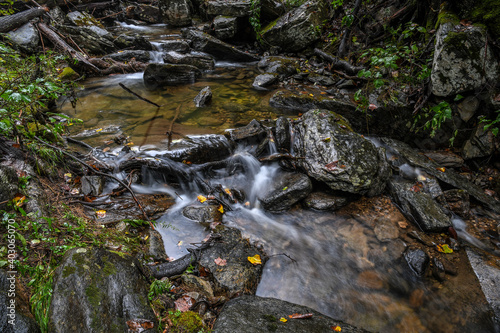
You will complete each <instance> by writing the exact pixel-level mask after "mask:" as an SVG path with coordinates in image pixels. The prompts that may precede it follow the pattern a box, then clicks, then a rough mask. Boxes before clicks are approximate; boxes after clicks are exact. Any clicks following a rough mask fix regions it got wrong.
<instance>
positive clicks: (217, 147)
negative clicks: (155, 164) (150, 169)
mask: <svg viewBox="0 0 500 333" xmlns="http://www.w3.org/2000/svg"><path fill="white" fill-rule="evenodd" d="M232 151H233V146H232V143H231V142H230V141H229V140H227V139H226V137H225V136H223V135H216V134H209V135H200V136H194V135H193V136H189V137H186V138H185V139H183V140H180V141H177V142H174V143H172V145H171V146H170V150H169V151H168V152H166V153H165V154H163V155H162V156H164V157H168V158H170V159H172V160H174V161H178V162H182V161H187V162H191V163H194V164H198V163H206V162H211V161H220V160H223V159H225V158H227V157H229V156H230V155H231V153H232Z"/></svg>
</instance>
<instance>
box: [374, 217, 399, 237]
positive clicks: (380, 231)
mask: <svg viewBox="0 0 500 333" xmlns="http://www.w3.org/2000/svg"><path fill="white" fill-rule="evenodd" d="M376 223H377V225H375V228H373V231H374V232H375V236H376V237H377V239H378V240H379V241H381V242H389V241H391V240H393V239H396V238H398V237H399V230H398V227H397V226H396V225H394V223H393V222H392V221H391V220H389V219H387V218H379V219H377V221H376Z"/></svg>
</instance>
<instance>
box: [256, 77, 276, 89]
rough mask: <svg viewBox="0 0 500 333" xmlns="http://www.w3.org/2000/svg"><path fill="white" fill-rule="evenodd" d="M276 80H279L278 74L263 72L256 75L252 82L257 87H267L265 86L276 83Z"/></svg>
mask: <svg viewBox="0 0 500 333" xmlns="http://www.w3.org/2000/svg"><path fill="white" fill-rule="evenodd" d="M276 81H278V75H277V74H261V75H257V76H256V77H255V80H254V81H253V83H252V86H253V87H254V88H255V89H259V90H262V89H265V87H268V86H270V85H272V84H274V83H275V82H276Z"/></svg>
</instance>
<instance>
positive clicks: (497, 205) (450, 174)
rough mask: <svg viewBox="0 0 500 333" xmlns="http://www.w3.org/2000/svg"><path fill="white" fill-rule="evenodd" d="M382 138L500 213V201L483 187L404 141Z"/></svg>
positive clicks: (411, 161) (442, 180)
mask: <svg viewBox="0 0 500 333" xmlns="http://www.w3.org/2000/svg"><path fill="white" fill-rule="evenodd" d="M381 140H382V142H383V143H384V144H385V145H386V147H388V149H391V150H393V151H394V152H396V153H397V154H398V155H401V156H402V157H403V158H405V159H406V160H407V161H409V163H410V164H412V165H413V166H418V167H420V168H422V169H423V170H424V171H425V172H426V173H428V174H430V175H432V176H434V177H436V178H437V179H439V180H440V181H441V182H444V183H446V184H448V185H451V186H452V187H454V188H458V189H462V190H465V191H467V192H468V193H469V195H471V196H472V197H474V198H475V199H476V200H478V201H479V202H482V203H483V204H485V205H486V206H487V207H489V208H490V209H491V210H493V211H494V212H496V213H500V202H498V200H496V199H495V198H493V197H491V196H488V195H486V194H485V193H484V191H483V189H482V188H480V187H479V186H477V185H475V184H473V183H471V182H470V181H468V180H467V179H466V178H465V177H463V176H462V175H460V174H458V173H456V172H454V171H453V170H451V169H445V170H444V172H443V171H442V170H443V169H442V167H441V166H440V165H439V164H437V163H435V162H434V161H431V160H429V159H428V158H427V157H425V156H423V155H421V154H419V153H418V152H417V151H415V150H414V149H412V148H411V147H410V146H408V145H407V144H405V143H403V142H400V141H397V140H393V139H388V138H381Z"/></svg>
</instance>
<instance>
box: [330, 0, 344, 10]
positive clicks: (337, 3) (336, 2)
mask: <svg viewBox="0 0 500 333" xmlns="http://www.w3.org/2000/svg"><path fill="white" fill-rule="evenodd" d="M343 4H344V0H333V1H332V2H331V5H332V8H333V10H335V9H337V8H339V7H342V5H343Z"/></svg>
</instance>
